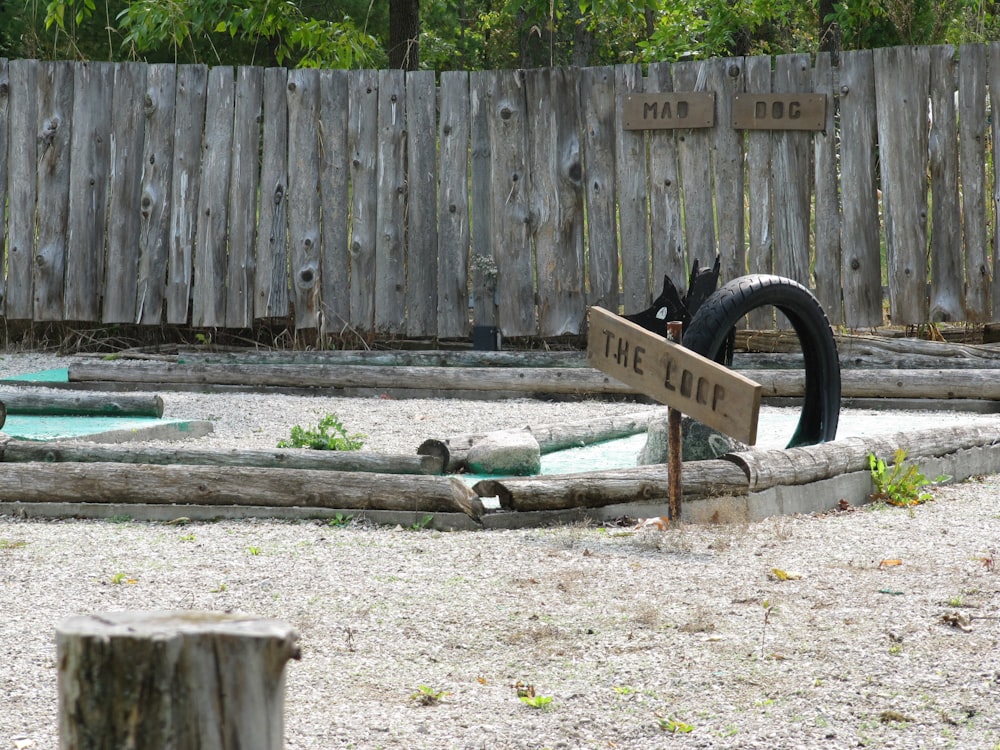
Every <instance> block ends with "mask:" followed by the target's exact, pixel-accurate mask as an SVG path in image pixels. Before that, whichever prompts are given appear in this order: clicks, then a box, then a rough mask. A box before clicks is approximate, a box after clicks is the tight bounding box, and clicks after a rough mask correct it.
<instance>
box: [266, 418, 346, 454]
mask: <svg viewBox="0 0 1000 750" xmlns="http://www.w3.org/2000/svg"><path fill="white" fill-rule="evenodd" d="M364 438H365V436H364V435H362V434H360V433H354V434H351V435H349V434H348V433H347V429H346V428H345V427H344V424H343V423H342V422H341V421H340V418H339V417H337V415H336V414H327V415H326V416H325V417H323V418H322V419H321V420H320V421H319V424H318V425H316V427H315V428H314V429H308V430H307V429H304V428H303V427H302V426H300V425H295V426H294V427H292V431H291V434H290V436H289V439H288V440H279V441H278V447H279V448H313V449H314V450H322V451H356V450H359V449H360V448H361V447H362V446H363V445H364Z"/></svg>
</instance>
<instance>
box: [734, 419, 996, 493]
mask: <svg viewBox="0 0 1000 750" xmlns="http://www.w3.org/2000/svg"><path fill="white" fill-rule="evenodd" d="M995 442H1000V430H998V428H997V427H994V426H986V425H972V426H952V427H940V428H934V429H929V430H915V431H913V432H897V433H895V434H891V435H884V436H874V437H854V438H845V439H843V440H837V441H835V442H832V443H823V444H820V445H809V446H805V447H802V448H788V449H785V450H751V451H741V452H738V453H729V454H727V455H726V456H724V458H725V460H728V461H732V462H733V463H735V464H736V465H737V466H739V467H740V468H741V469H742V470H743V471H744V473H745V474H746V477H747V481H748V482H749V491H750V492H757V491H760V490H765V489H768V488H769V487H777V486H785V485H797V484H808V483H810V482H816V481H819V480H822V479H829V478H830V477H834V476H838V475H840V474H849V473H852V472H856V471H868V470H869V468H870V467H869V463H868V456H869V455H871V454H874V455H875V457H876V458H880V459H882V460H884V461H886V462H887V463H889V464H891V463H892V462H893V456H894V455H895V453H896V450H897V449H900V448H901V449H903V450H904V451H906V456H907V459H908V460H917V461H919V459H921V458H929V457H938V456H944V455H948V454H950V453H955V452H956V451H960V450H965V449H967V448H974V447H979V446H983V445H991V444H993V443H995Z"/></svg>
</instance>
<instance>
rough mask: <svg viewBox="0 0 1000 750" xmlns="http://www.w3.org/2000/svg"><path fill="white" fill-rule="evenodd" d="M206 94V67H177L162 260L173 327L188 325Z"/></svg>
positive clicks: (169, 321)
mask: <svg viewBox="0 0 1000 750" xmlns="http://www.w3.org/2000/svg"><path fill="white" fill-rule="evenodd" d="M207 92H208V68H207V67H205V66H204V65H181V66H180V67H179V68H178V69H177V81H176V84H175V94H174V96H175V101H174V123H175V125H174V153H173V168H172V170H171V185H170V195H171V209H170V250H169V253H170V254H169V259H168V260H167V322H168V323H172V324H176V325H183V324H185V323H187V322H188V321H189V317H188V306H189V305H190V302H191V288H192V287H191V285H192V283H193V281H194V245H195V236H196V232H197V228H198V200H199V197H200V193H201V138H202V133H203V131H204V128H205V107H206V106H207V105H206V97H207Z"/></svg>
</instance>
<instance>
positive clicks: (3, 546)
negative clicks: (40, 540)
mask: <svg viewBox="0 0 1000 750" xmlns="http://www.w3.org/2000/svg"><path fill="white" fill-rule="evenodd" d="M27 544H28V543H27V542H26V541H24V540H23V539H0V552H3V551H4V550H9V549H21V548H22V547H25V546H27Z"/></svg>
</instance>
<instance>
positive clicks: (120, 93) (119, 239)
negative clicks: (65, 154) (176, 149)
mask: <svg viewBox="0 0 1000 750" xmlns="http://www.w3.org/2000/svg"><path fill="white" fill-rule="evenodd" d="M145 94H146V66H145V65H143V64H141V63H118V64H116V65H115V90H114V94H113V104H112V113H111V128H112V134H111V195H110V198H109V208H108V256H107V264H106V265H105V269H104V270H105V275H104V308H103V311H102V313H101V320H102V321H103V322H105V323H135V322H136V320H137V318H138V316H137V315H136V307H135V301H136V291H137V289H138V275H139V212H140V210H141V203H142V150H143V140H144V133H143V124H144V123H143V120H144V117H143V100H144V97H145Z"/></svg>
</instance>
